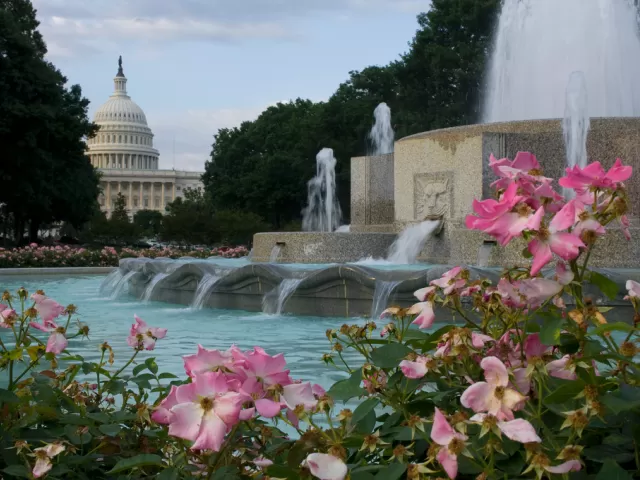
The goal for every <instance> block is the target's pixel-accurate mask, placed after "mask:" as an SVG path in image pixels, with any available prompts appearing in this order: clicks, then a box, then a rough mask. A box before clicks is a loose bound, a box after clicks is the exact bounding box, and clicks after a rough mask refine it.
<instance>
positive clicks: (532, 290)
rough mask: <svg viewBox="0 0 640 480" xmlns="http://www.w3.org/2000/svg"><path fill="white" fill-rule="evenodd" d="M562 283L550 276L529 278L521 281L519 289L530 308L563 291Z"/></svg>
mask: <svg viewBox="0 0 640 480" xmlns="http://www.w3.org/2000/svg"><path fill="white" fill-rule="evenodd" d="M562 288H563V287H562V285H560V284H559V283H558V282H556V281H555V280H550V279H548V278H529V279H526V280H522V281H520V284H519V286H518V290H519V291H520V294H521V295H523V296H524V297H525V301H526V304H527V305H528V306H529V307H530V308H537V307H539V306H541V305H542V304H543V303H544V302H546V301H547V300H549V299H550V298H551V297H553V296H555V295H557V294H558V293H560V292H561V291H562Z"/></svg>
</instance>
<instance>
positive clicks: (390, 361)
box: [371, 343, 413, 368]
mask: <svg viewBox="0 0 640 480" xmlns="http://www.w3.org/2000/svg"><path fill="white" fill-rule="evenodd" d="M412 351H413V350H411V349H410V348H409V347H407V346H406V345H403V344H402V343H390V344H389V345H385V346H384V347H380V348H376V349H375V350H374V351H373V352H371V360H373V364H374V365H375V366H376V367H379V368H395V367H397V366H398V364H399V363H400V362H401V361H402V359H403V358H405V357H406V356H407V355H409V354H410V353H411V352H412Z"/></svg>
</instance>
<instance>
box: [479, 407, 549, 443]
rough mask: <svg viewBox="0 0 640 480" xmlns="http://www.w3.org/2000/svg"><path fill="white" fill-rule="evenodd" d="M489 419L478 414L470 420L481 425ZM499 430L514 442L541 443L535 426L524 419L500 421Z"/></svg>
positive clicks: (484, 415)
mask: <svg viewBox="0 0 640 480" xmlns="http://www.w3.org/2000/svg"><path fill="white" fill-rule="evenodd" d="M486 417H487V414H486V413H476V414H475V415H474V416H473V417H471V418H470V419H469V421H470V422H473V423H479V424H481V423H482V422H483V421H484V419H485V418H486ZM497 425H498V428H499V429H500V431H501V432H502V433H504V434H505V436H506V437H507V438H510V439H511V440H513V441H514V442H520V443H540V442H542V439H541V438H540V437H539V436H538V434H537V433H536V430H535V428H533V425H531V423H529V422H528V421H526V420H523V419H522V418H516V419H515V420H509V421H506V422H505V421H502V420H498V424H497Z"/></svg>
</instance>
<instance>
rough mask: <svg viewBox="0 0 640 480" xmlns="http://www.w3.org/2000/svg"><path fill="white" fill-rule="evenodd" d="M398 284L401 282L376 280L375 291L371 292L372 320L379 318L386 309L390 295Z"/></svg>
mask: <svg viewBox="0 0 640 480" xmlns="http://www.w3.org/2000/svg"><path fill="white" fill-rule="evenodd" d="M400 283H402V282H399V281H395V280H394V281H392V280H376V289H375V291H374V292H373V304H372V305H371V318H372V319H374V320H375V319H377V318H380V315H381V314H382V312H383V311H384V310H385V308H387V303H389V298H390V297H391V294H392V293H393V291H394V290H395V288H396V287H397V286H398V285H400Z"/></svg>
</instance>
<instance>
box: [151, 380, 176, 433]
mask: <svg viewBox="0 0 640 480" xmlns="http://www.w3.org/2000/svg"><path fill="white" fill-rule="evenodd" d="M177 391H178V387H176V386H175V385H171V390H170V391H169V395H167V396H166V397H165V398H164V400H162V402H160V405H158V406H157V407H156V408H155V409H154V411H153V414H152V415H151V420H153V421H154V422H156V423H160V424H162V425H168V424H169V423H171V409H172V408H173V407H174V406H176V405H177V403H178V398H177V396H176V393H177Z"/></svg>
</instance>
